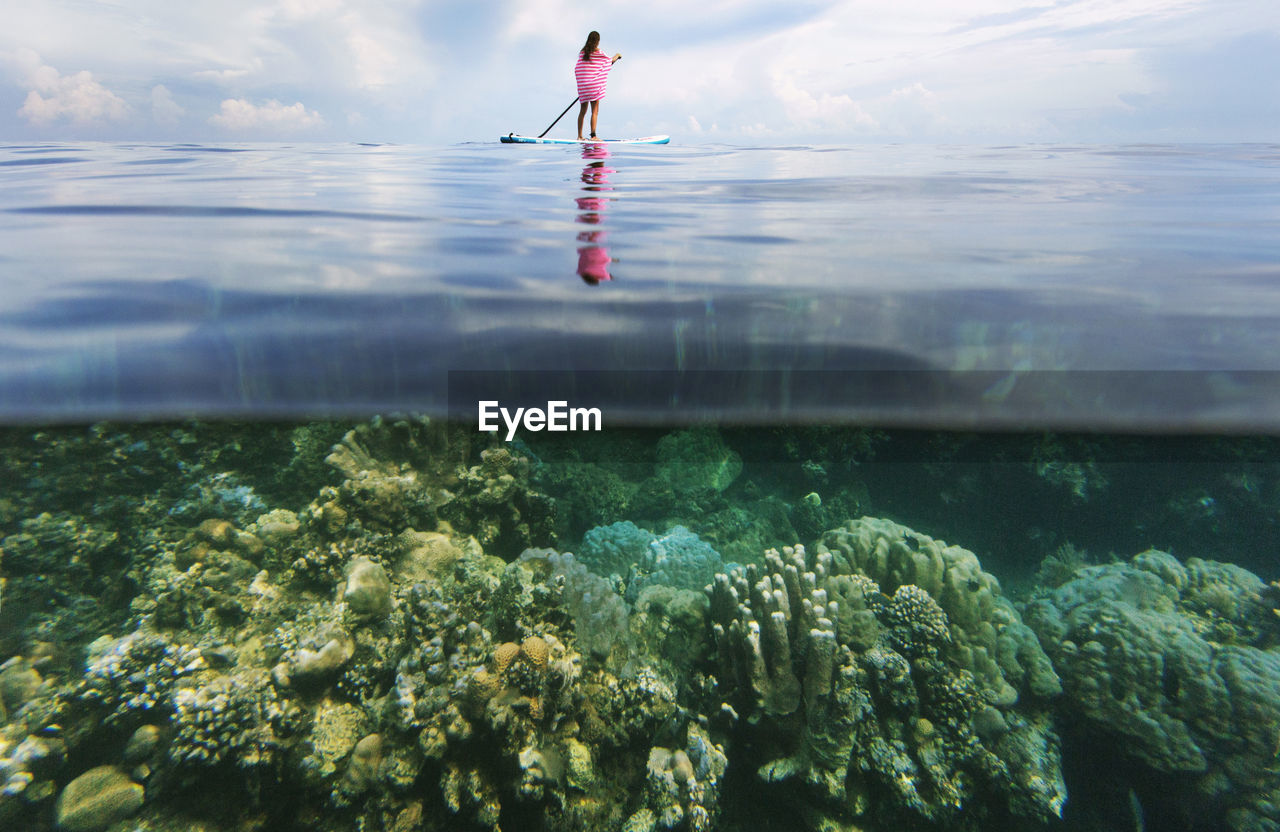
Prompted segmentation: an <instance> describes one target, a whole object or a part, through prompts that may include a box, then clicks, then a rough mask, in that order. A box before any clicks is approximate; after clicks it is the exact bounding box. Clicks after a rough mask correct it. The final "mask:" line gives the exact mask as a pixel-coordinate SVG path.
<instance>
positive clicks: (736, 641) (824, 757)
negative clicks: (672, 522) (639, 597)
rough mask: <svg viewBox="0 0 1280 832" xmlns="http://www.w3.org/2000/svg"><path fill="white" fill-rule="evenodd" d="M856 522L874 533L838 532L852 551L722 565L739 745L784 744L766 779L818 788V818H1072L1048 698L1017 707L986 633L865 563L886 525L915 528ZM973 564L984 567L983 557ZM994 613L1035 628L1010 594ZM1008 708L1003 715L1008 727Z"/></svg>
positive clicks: (959, 823) (715, 613) (719, 582)
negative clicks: (981, 672) (986, 657)
mask: <svg viewBox="0 0 1280 832" xmlns="http://www.w3.org/2000/svg"><path fill="white" fill-rule="evenodd" d="M850 530H852V532H853V533H854V534H855V535H856V534H858V533H864V534H863V536H862V537H861V540H862V541H863V542H864V543H865V544H868V545H865V546H860V545H856V544H855V543H854V542H850V541H849V540H845V539H843V537H842V536H841V534H837V535H836V536H835V537H833V542H834V541H836V540H840V541H841V542H842V543H843V544H844V554H845V557H844V558H842V559H840V560H837V557H836V555H835V554H834V553H833V552H832V551H830V550H824V551H820V552H819V553H818V554H817V555H816V556H814V557H812V558H809V557H807V556H806V552H805V550H804V548H803V547H795V548H793V549H786V550H784V551H783V552H778V551H776V550H775V551H770V552H767V553H766V555H765V565H764V567H763V568H756V567H748V568H747V569H746V570H734V571H733V572H731V573H730V574H727V575H725V574H722V575H717V576H716V582H715V584H714V585H713V587H712V588H711V620H712V621H713V631H714V639H715V644H716V652H717V667H718V669H717V671H716V678H717V680H718V687H717V689H718V690H719V691H721V695H722V696H724V697H725V699H724V702H723V706H722V707H725V708H728V709H729V711H730V712H731V713H733V714H735V715H736V717H737V718H738V728H737V729H736V731H737V734H738V738H737V742H738V743H745V744H747V745H748V746H749V747H755V748H758V749H769V757H770V758H769V759H766V760H765V761H764V762H763V764H761V765H760V766H759V770H758V773H757V776H758V777H759V779H760V780H762V781H764V782H766V783H773V782H781V781H797V782H799V783H803V784H805V786H806V787H807V789H808V793H809V794H810V795H811V796H812V798H813V800H814V801H816V802H814V803H810V804H808V805H809V806H810V809H811V810H812V812H811V816H810V818H809V822H810V825H811V826H813V827H815V828H817V827H821V826H823V825H824V824H827V823H846V824H852V823H855V822H856V823H859V824H868V823H869V824H872V825H871V826H869V827H866V828H871V829H888V828H896V827H898V826H900V825H902V824H908V825H911V824H920V823H929V824H932V826H931V827H930V828H940V829H952V828H956V829H959V828H969V826H968V825H969V824H976V823H979V822H980V821H981V819H982V818H984V817H986V818H999V817H1002V816H1004V814H1005V813H1012V814H1015V815H1019V816H1022V817H1025V818H1028V819H1031V820H1043V819H1048V818H1052V817H1056V816H1057V815H1058V814H1059V813H1060V812H1061V809H1062V806H1063V802H1064V799H1065V787H1064V785H1063V781H1062V775H1061V770H1060V762H1059V757H1058V746H1057V739H1056V737H1055V736H1054V734H1053V733H1052V730H1051V728H1050V727H1049V721H1048V718H1047V714H1048V711H1047V706H1046V705H1045V704H1044V703H1042V702H1038V701H1036V700H1035V699H1034V698H1033V697H1028V698H1027V700H1026V701H1024V702H1021V703H1015V701H1013V699H1011V698H1010V697H1009V696H1007V695H1003V688H1004V687H1007V683H1006V684H1005V685H1001V686H999V687H996V688H995V691H994V692H996V693H999V694H1001V695H998V696H996V695H991V694H992V693H993V691H992V690H991V689H989V688H987V687H986V686H984V685H983V683H982V680H981V678H980V677H978V676H976V675H975V674H974V673H973V671H972V669H971V668H973V667H975V666H979V667H983V666H982V665H980V664H977V663H975V662H974V661H973V655H974V649H973V648H974V644H973V643H972V639H970V638H969V636H968V635H967V634H966V631H965V630H963V629H961V627H960V624H959V623H958V622H957V621H955V620H954V619H952V618H951V616H950V610H948V609H946V604H945V603H940V602H939V601H937V600H935V597H934V596H933V595H932V594H931V593H930V592H929V591H927V590H926V589H925V588H924V587H923V586H919V585H915V584H910V583H897V584H896V586H895V590H894V594H893V596H892V597H889V596H886V595H884V594H883V593H882V592H881V591H880V589H881V587H880V584H878V583H877V581H876V580H875V579H873V578H872V577H871V576H869V575H868V574H867V573H866V572H863V571H861V570H860V569H859V568H858V567H857V566H856V564H857V563H858V562H859V560H858V558H857V553H858V552H860V551H866V552H874V551H875V550H876V548H877V545H876V544H877V543H878V542H879V541H880V540H881V538H879V537H878V536H877V535H876V534H875V533H874V531H878V532H881V533H884V532H886V531H889V533H892V534H894V535H895V537H900V536H901V534H902V532H901V531H899V530H898V529H896V528H892V529H890V528H889V527H886V526H884V525H883V524H881V523H879V522H878V521H873V522H872V523H871V528H869V529H868V528H862V527H860V526H858V525H852V526H851V527H849V528H847V529H846V530H844V531H845V532H849V531H850ZM873 530H874V531H873ZM944 548H945V547H938V551H936V552H934V553H933V554H935V555H937V560H936V561H935V562H934V565H935V566H939V567H943V566H944V565H945V564H946V562H947V561H948V560H951V561H954V562H956V563H966V564H967V563H968V561H967V559H966V558H963V557H960V556H958V555H956V554H955V553H953V554H952V555H951V557H950V558H947V557H943V556H942V554H941V552H942V551H943V550H944ZM961 551H963V550H961ZM970 557H971V555H970ZM864 562H867V563H871V562H872V559H869V558H868V559H864ZM940 571H941V572H945V571H946V570H945V568H941V569H940ZM917 573H918V574H919V576H920V577H921V578H926V577H927V575H926V574H925V570H923V569H920V570H917ZM969 574H971V575H978V576H981V575H982V574H984V573H981V572H980V570H976V560H975V569H974V570H973V571H971V572H970V573H969ZM942 585H943V584H942V582H934V586H935V587H938V588H941V586H942ZM986 588H987V589H988V592H990V590H991V587H990V586H988V587H986ZM985 611H986V612H987V613H989V614H993V615H996V616H997V618H996V620H995V621H994V622H993V621H987V622H986V624H987V626H988V627H990V628H991V629H993V630H994V629H995V627H996V626H997V625H1001V624H1002V625H1004V626H1005V627H1012V626H1014V625H1017V626H1021V622H1020V621H1019V620H1018V619H1017V613H1016V611H1014V610H1013V609H1012V607H1008V606H1006V605H1003V604H998V603H996V602H995V600H994V596H990V597H989V599H988V605H987V607H986V609H985ZM969 612H970V613H974V611H972V610H971V611H969ZM1005 616H1012V617H1011V618H1008V619H1007V620H1006V619H1005ZM977 620H978V619H975V620H974V623H972V624H971V625H970V626H971V627H972V626H974V625H975V624H976V623H977ZM993 638H994V636H993ZM992 663H994V659H993V660H992ZM1045 664H1046V665H1047V660H1046V661H1045ZM984 669H985V668H984ZM1014 699H1016V697H1014ZM987 711H997V713H996V715H995V716H994V717H993V716H991V715H986V712H987ZM980 715H984V716H982V717H981V719H980ZM997 720H998V722H999V724H1000V726H1002V727H1001V728H1000V729H999V730H992V729H991V723H993V722H995V721H997ZM731 747H736V743H735V746H731ZM1028 749H1035V751H1036V753H1029V752H1028ZM814 807H817V808H814Z"/></svg>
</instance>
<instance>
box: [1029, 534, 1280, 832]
mask: <svg viewBox="0 0 1280 832" xmlns="http://www.w3.org/2000/svg"><path fill="white" fill-rule="evenodd" d="M1264 586H1265V585H1264V584H1263V582H1262V580H1261V579H1260V578H1258V577H1257V576H1255V575H1253V574H1252V573H1250V572H1247V571H1245V570H1243V569H1241V568H1239V567H1236V566H1233V565H1230V564H1223V563H1215V562H1212V561H1204V560H1199V559H1197V558H1192V559H1190V560H1188V561H1187V562H1186V563H1185V564H1184V563H1181V562H1179V561H1178V560H1177V559H1175V558H1174V557H1172V556H1171V555H1169V554H1168V553H1165V552H1160V551H1156V550H1149V551H1146V552H1143V553H1141V554H1139V555H1137V556H1135V557H1134V558H1133V559H1132V560H1131V561H1129V562H1127V563H1115V564H1108V565H1105V566H1086V567H1083V568H1081V569H1079V570H1078V572H1077V574H1076V577H1075V578H1074V579H1073V580H1071V581H1069V582H1067V583H1064V584H1063V585H1061V586H1059V587H1056V588H1054V589H1052V590H1048V591H1045V592H1044V593H1043V594H1042V596H1041V597H1038V598H1037V599H1035V600H1034V601H1032V602H1030V603H1029V604H1028V605H1027V608H1026V620H1027V622H1028V623H1029V624H1030V625H1031V626H1032V627H1033V628H1034V629H1035V631H1036V633H1037V634H1038V635H1039V636H1040V639H1041V641H1042V642H1043V643H1044V644H1045V646H1046V648H1047V649H1048V650H1049V653H1050V655H1051V656H1052V658H1053V660H1054V663H1055V665H1056V666H1057V668H1058V672H1059V673H1060V674H1061V675H1062V678H1063V682H1064V685H1065V688H1066V691H1067V696H1066V697H1064V700H1063V707H1064V708H1065V709H1066V710H1067V712H1068V713H1069V714H1070V716H1071V718H1072V719H1073V720H1076V721H1078V722H1079V723H1081V724H1083V725H1086V726H1089V728H1090V730H1091V732H1092V733H1094V734H1096V735H1097V736H1099V737H1101V738H1103V741H1105V742H1109V743H1113V744H1114V745H1115V747H1116V748H1118V749H1121V754H1122V756H1123V757H1124V758H1125V759H1126V760H1128V761H1129V763H1130V766H1129V769H1128V770H1127V771H1120V772H1117V773H1116V775H1115V776H1117V777H1120V778H1126V779H1129V780H1131V781H1132V782H1134V783H1142V782H1146V783H1149V782H1151V781H1152V779H1153V778H1156V779H1159V778H1165V779H1164V780H1163V782H1165V783H1175V782H1177V783H1182V784H1184V786H1183V787H1180V788H1179V789H1177V790H1176V793H1177V794H1178V795H1179V798H1178V801H1177V802H1178V805H1179V807H1180V808H1179V810H1178V814H1181V815H1182V816H1184V817H1191V818H1194V819H1195V821H1194V822H1195V823H1197V824H1200V825H1202V826H1204V828H1210V827H1212V828H1223V829H1229V830H1233V832H1257V831H1258V830H1273V829H1277V828H1280V808H1277V807H1280V773H1277V772H1276V769H1275V762H1276V757H1277V754H1276V752H1277V747H1278V742H1280V741H1278V740H1277V737H1278V736H1280V733H1278V731H1280V729H1278V728H1277V727H1276V726H1280V654H1277V653H1276V652H1275V651H1274V650H1270V649H1265V646H1264V647H1259V646H1257V645H1258V644H1263V645H1265V644H1267V638H1268V637H1267V635H1266V633H1267V628H1269V627H1271V626H1272V625H1273V623H1274V618H1275V615H1274V612H1273V610H1272V609H1270V608H1269V607H1268V605H1267V604H1266V602H1265V601H1264V600H1263V599H1262V592H1263V590H1264ZM1185 784H1190V788H1186V785H1185Z"/></svg>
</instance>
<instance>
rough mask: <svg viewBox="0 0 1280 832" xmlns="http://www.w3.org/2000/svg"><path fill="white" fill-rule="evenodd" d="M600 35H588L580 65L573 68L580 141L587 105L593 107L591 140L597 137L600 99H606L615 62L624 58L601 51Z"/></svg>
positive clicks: (579, 55)
mask: <svg viewBox="0 0 1280 832" xmlns="http://www.w3.org/2000/svg"><path fill="white" fill-rule="evenodd" d="M599 46H600V33H599V32H592V33H591V34H589V35H587V42H586V44H585V45H583V47H582V51H581V52H579V53H578V63H577V64H576V65H575V66H574V67H573V77H574V78H576V79H577V81H578V101H580V102H582V106H581V107H579V108H578V141H580V142H581V141H586V140H585V139H583V138H582V120H583V119H584V118H585V117H586V115H587V104H590V105H591V138H593V139H594V138H595V137H596V119H597V118H598V117H599V115H600V99H602V98H604V85H605V82H606V81H607V80H608V79H609V69H610V68H611V67H612V66H613V64H614V61H617V60H618V59H619V58H621V57H622V54H621V53H617V54H615V55H614V56H613V57H612V58H610V57H609V56H607V55H605V54H604V53H603V52H601V51H600V49H599Z"/></svg>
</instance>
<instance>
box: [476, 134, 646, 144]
mask: <svg viewBox="0 0 1280 832" xmlns="http://www.w3.org/2000/svg"><path fill="white" fill-rule="evenodd" d="M499 140H500V141H501V142H502V143H503V144H667V143H668V142H670V141H671V137H670V136H645V137H644V138H640V139H539V138H535V137H533V136H517V135H516V134H515V133H508V134H507V135H505V136H499Z"/></svg>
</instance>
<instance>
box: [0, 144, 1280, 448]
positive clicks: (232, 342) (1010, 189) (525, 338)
mask: <svg viewBox="0 0 1280 832" xmlns="http://www.w3.org/2000/svg"><path fill="white" fill-rule="evenodd" d="M0 275H2V276H3V286H4V301H5V302H4V304H3V308H0V419H3V420H5V421H36V422H39V421H42V420H85V419H93V418H100V417H104V416H110V417H115V418H126V419H128V418H135V417H139V416H145V417H151V418H154V417H173V416H183V415H189V414H205V415H209V414H220V415H238V416H261V415H271V416H277V417H279V416H290V417H296V416H311V415H317V414H323V415H359V414H367V413H368V412H373V411H379V412H383V411H388V410H397V411H404V410H412V411H415V412H424V413H440V412H442V411H444V410H445V409H446V407H447V402H448V398H449V375H448V374H449V373H450V372H494V371H496V372H501V373H511V372H516V373H520V372H526V371H554V372H573V371H581V370H590V371H596V372H599V373H615V372H621V373H623V374H624V375H626V374H630V373H633V372H635V371H640V370H645V371H651V372H652V373H655V374H657V375H655V376H652V377H648V378H647V379H646V381H645V382H644V384H642V385H638V386H639V387H640V388H641V390H636V389H632V388H627V387H626V386H625V383H624V382H621V381H618V380H617V379H614V382H615V385H614V386H622V387H623V388H624V389H621V390H620V391H618V392H617V395H616V396H614V397H613V399H612V400H611V402H612V404H613V405H614V407H615V411H614V415H615V416H616V417H618V418H620V419H625V420H629V421H642V422H643V421H647V422H650V423H672V422H679V421H682V420H688V419H690V418H694V417H699V418H707V419H711V420H725V419H730V420H738V421H743V420H748V421H750V420H755V421H763V422H770V421H776V420H779V419H782V420H806V419H807V420H811V421H820V422H830V421H833V420H839V419H848V418H850V416H851V414H852V415H853V417H854V418H870V419H874V420H875V421H879V422H888V423H894V424H920V425H935V424H936V425H943V426H949V425H950V426H954V425H968V426H973V425H979V426H980V425H988V426H990V425H1003V426H1017V425H1021V424H1026V423H1034V424H1048V425H1056V426H1069V427H1112V428H1126V427H1128V428H1143V427H1161V428H1163V429H1173V430H1178V429H1182V428H1188V427H1189V428H1192V429H1201V430H1206V429H1214V428H1231V429H1256V428H1263V427H1275V426H1277V423H1278V422H1280V416H1278V415H1277V414H1280V383H1278V382H1277V379H1276V376H1275V373H1276V371H1277V370H1280V325H1278V324H1280V147H1277V146H1275V145H1136V146H1096V145H1091V146H1056V145H1034V146H1012V147H918V146H843V147H842V146H835V147H728V146H715V145H684V144H681V143H680V142H679V139H678V138H677V140H676V142H675V143H673V144H672V145H670V146H653V147H646V146H622V147H617V146H615V147H608V148H605V147H602V146H587V147H578V146H570V147H564V146H514V145H500V144H498V143H497V142H493V143H473V144H460V145H452V146H445V147H412V146H387V145H356V144H348V145H269V144H267V145H263V144H253V145H226V146H222V145H190V144H183V145H159V144H50V145H35V146H17V145H7V146H3V147H0ZM885 371H889V372H890V373H892V374H897V373H901V372H904V371H918V372H919V373H920V375H918V376H914V377H913V378H915V379H917V380H918V383H916V382H911V383H909V384H907V385H906V387H907V388H908V390H907V391H906V392H904V391H903V390H900V389H897V388H894V390H890V391H886V390H884V389H882V388H881V387H879V385H880V384H881V382H882V381H883V376H882V375H880V374H881V373H883V372H885ZM829 372H837V373H843V374H846V379H849V378H854V381H849V380H846V381H845V382H843V384H845V385H851V387H850V389H851V391H852V392H850V393H849V394H847V395H845V396H843V397H837V398H835V399H833V398H832V394H831V390H832V388H840V387H841V386H842V384H841V383H835V382H833V381H832V379H831V378H829V377H827V376H826V375H825V374H826V373H829ZM859 372H865V373H868V374H869V375H868V376H866V377H862V378H856V374H857V373H859ZM744 373H745V374H748V376H749V375H750V374H753V373H760V374H762V375H761V376H760V378H758V379H756V380H755V381H754V382H753V381H752V379H750V378H745V379H744V377H743V375H742V374H744ZM663 374H675V375H663ZM685 374H690V375H689V377H691V378H694V379H695V380H696V383H695V384H694V386H695V387H697V388H698V389H699V390H700V391H701V396H702V398H700V399H699V401H698V403H697V405H696V407H695V405H694V404H692V403H690V402H689V401H688V396H687V395H685V396H684V398H683V399H682V398H681V394H682V386H681V385H682V384H684V383H687V382H688V378H686V375H685ZM698 374H703V375H698ZM718 374H723V375H718ZM847 374H855V375H854V376H849V375H847ZM544 381H545V379H544V380H540V381H539V382H538V383H542V382H544ZM855 382H856V383H855ZM463 386H464V387H467V388H468V389H469V385H466V384H464V385H463ZM533 386H534V387H536V386H537V384H534V385H533ZM579 386H596V387H600V386H601V380H600V379H599V378H596V379H595V380H594V382H593V383H592V384H586V385H579ZM604 386H606V387H608V386H609V385H607V384H605V385H604ZM921 390H923V391H925V392H923V393H920V392H919V391H921ZM646 391H647V392H646ZM654 391H658V392H654ZM911 391H915V392H916V393H918V394H913V393H912V392H911ZM513 395H514V394H513ZM869 400H879V401H881V402H882V404H881V406H879V407H878V408H875V407H873V406H872V405H871V404H870V403H869Z"/></svg>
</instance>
